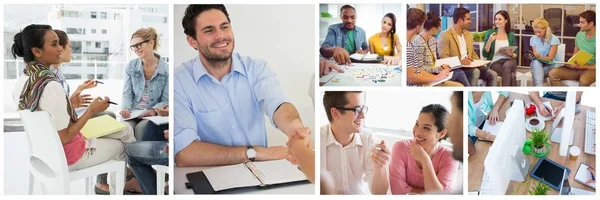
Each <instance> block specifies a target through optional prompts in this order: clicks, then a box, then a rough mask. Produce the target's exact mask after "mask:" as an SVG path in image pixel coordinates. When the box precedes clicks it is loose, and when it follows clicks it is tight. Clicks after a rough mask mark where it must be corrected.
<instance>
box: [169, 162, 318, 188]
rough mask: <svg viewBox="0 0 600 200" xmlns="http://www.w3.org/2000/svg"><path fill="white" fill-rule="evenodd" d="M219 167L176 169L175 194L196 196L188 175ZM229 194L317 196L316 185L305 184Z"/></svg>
mask: <svg viewBox="0 0 600 200" xmlns="http://www.w3.org/2000/svg"><path fill="white" fill-rule="evenodd" d="M213 167H218V166H210V167H175V169H174V171H175V179H174V180H173V181H174V184H175V186H174V193H175V194H194V191H193V190H192V189H188V188H186V187H185V183H186V182H188V179H187V177H186V174H189V173H194V172H198V171H202V170H205V169H210V168H213ZM227 194H315V184H312V183H304V184H297V185H292V186H286V187H276V188H270V189H265V190H257V189H250V188H249V189H239V190H235V191H232V192H227Z"/></svg>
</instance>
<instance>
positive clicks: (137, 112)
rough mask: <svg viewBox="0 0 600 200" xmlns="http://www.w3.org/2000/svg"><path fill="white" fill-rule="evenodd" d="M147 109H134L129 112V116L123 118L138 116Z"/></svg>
mask: <svg viewBox="0 0 600 200" xmlns="http://www.w3.org/2000/svg"><path fill="white" fill-rule="evenodd" d="M146 111H147V110H133V111H131V112H130V114H129V118H123V120H130V119H135V118H138V117H139V116H140V115H142V114H144V113H145V112H146Z"/></svg>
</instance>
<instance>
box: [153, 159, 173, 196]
mask: <svg viewBox="0 0 600 200" xmlns="http://www.w3.org/2000/svg"><path fill="white" fill-rule="evenodd" d="M152 168H154V170H156V194H157V195H164V194H165V186H166V184H165V176H166V174H168V173H169V166H165V165H152Z"/></svg>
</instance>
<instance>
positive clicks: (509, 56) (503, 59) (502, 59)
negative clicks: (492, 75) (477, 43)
mask: <svg viewBox="0 0 600 200" xmlns="http://www.w3.org/2000/svg"><path fill="white" fill-rule="evenodd" d="M494 24H495V25H496V26H495V27H494V28H493V29H489V30H487V32H486V33H485V39H484V41H485V44H484V46H485V48H484V49H483V52H482V53H483V57H486V59H487V60H491V61H492V63H491V64H490V65H489V67H490V68H491V69H492V70H494V71H495V72H496V73H498V76H500V77H502V86H517V74H516V73H517V58H518V54H517V52H518V51H517V50H518V49H515V50H514V51H511V50H510V49H502V48H503V47H508V46H517V42H516V40H515V33H513V32H511V28H510V27H511V24H510V16H509V15H508V12H506V11H505V10H500V11H498V12H496V15H494Z"/></svg>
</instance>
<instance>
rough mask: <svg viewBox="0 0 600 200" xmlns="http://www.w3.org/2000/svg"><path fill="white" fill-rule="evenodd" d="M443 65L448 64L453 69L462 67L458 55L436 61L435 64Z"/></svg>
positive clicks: (436, 65)
mask: <svg viewBox="0 0 600 200" xmlns="http://www.w3.org/2000/svg"><path fill="white" fill-rule="evenodd" d="M442 65H448V66H450V68H452V69H456V68H460V67H461V64H460V60H459V59H458V56H454V57H448V58H441V59H437V60H436V61H435V64H434V65H433V66H435V67H438V66H442Z"/></svg>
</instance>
